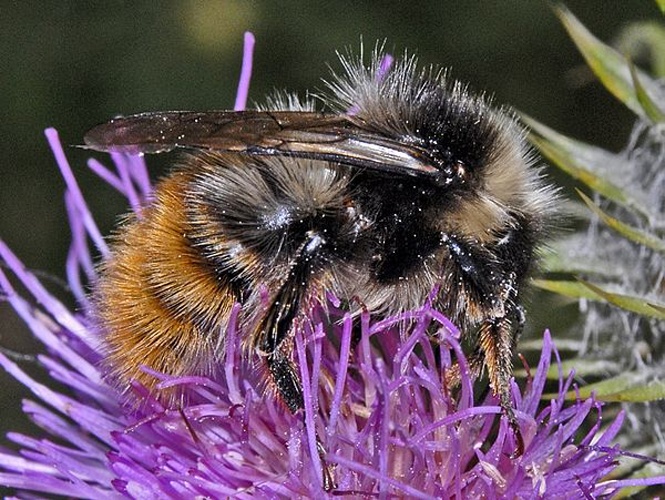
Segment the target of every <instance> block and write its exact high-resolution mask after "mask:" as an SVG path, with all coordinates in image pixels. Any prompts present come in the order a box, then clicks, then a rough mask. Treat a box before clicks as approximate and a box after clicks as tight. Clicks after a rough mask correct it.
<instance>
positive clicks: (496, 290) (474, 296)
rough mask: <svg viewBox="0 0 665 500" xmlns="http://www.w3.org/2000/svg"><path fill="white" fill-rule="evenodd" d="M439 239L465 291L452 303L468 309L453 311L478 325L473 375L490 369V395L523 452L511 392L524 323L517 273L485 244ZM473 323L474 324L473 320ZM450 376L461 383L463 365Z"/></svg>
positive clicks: (471, 362)
mask: <svg viewBox="0 0 665 500" xmlns="http://www.w3.org/2000/svg"><path fill="white" fill-rule="evenodd" d="M441 241H442V243H443V244H444V245H445V246H446V247H447V248H448V251H449V253H450V258H451V260H452V261H453V262H454V271H452V272H451V273H450V275H451V276H452V278H451V279H452V281H453V282H455V283H458V282H459V283H462V284H463V287H464V295H463V297H458V296H454V297H453V299H451V302H452V303H453V304H460V303H465V304H466V305H465V307H464V310H461V311H460V310H457V309H453V308H452V307H451V309H453V310H455V312H456V313H457V315H459V316H461V317H462V319H467V318H465V317H464V316H465V315H471V314H473V316H475V318H476V319H475V321H479V323H480V324H479V330H478V334H477V335H478V342H477V345H476V349H475V351H474V352H473V353H472V354H471V355H470V356H469V358H468V364H469V371H470V374H471V375H472V376H473V377H477V376H479V375H480V373H481V372H482V370H483V368H484V367H485V366H486V367H487V371H488V376H489V381H490V387H491V389H492V392H493V393H494V394H495V395H497V396H498V397H499V403H500V405H501V409H502V412H503V414H504V415H505V416H506V418H507V419H508V422H509V424H510V426H511V428H512V429H513V431H514V432H515V436H516V439H517V441H518V443H517V450H516V454H522V453H523V451H524V440H523V436H522V434H521V432H520V428H519V425H518V422H517V417H516V416H515V411H514V409H513V404H512V397H511V394H510V380H511V377H512V374H513V365H512V356H513V352H514V348H515V344H516V337H517V335H519V332H520V331H521V329H522V325H523V323H524V314H523V311H522V309H521V307H519V306H517V305H516V300H517V295H518V289H517V287H518V279H517V275H516V273H514V272H510V271H507V270H506V269H505V267H506V266H505V265H504V264H505V262H501V259H497V256H496V254H494V253H493V252H491V251H490V250H488V249H486V248H484V247H482V246H478V245H474V244H472V243H470V242H467V241H465V240H463V239H461V238H458V237H456V236H454V235H450V234H442V238H441ZM455 307H456V308H458V307H459V306H458V305H456V306H455ZM513 319H516V320H517V323H518V324H517V325H516V326H515V325H513V324H512V321H513ZM469 323H470V324H471V325H472V324H473V323H474V321H469ZM446 378H447V381H448V383H449V384H451V385H453V384H456V383H459V379H460V368H459V365H454V366H453V367H452V368H451V370H450V374H447V376H446Z"/></svg>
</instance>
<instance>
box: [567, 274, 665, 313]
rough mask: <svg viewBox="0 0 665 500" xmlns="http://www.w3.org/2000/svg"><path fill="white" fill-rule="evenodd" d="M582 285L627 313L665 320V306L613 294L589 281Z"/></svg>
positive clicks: (629, 296)
mask: <svg viewBox="0 0 665 500" xmlns="http://www.w3.org/2000/svg"><path fill="white" fill-rule="evenodd" d="M579 281H580V283H581V284H582V285H584V286H585V287H587V288H588V289H589V290H591V291H592V292H595V293H596V294H597V295H598V296H599V297H601V298H603V299H605V300H606V301H607V302H609V303H610V304H614V305H615V306H619V307H620V308H622V309H625V310H626V311H631V312H635V313H638V314H641V315H642V316H649V317H651V318H656V319H665V312H663V311H664V310H665V309H664V308H665V305H663V304H657V303H655V302H651V301H649V300H647V299H645V298H644V297H636V296H632V295H624V294H620V293H613V292H609V291H607V290H604V289H603V288H601V287H599V286H597V285H594V284H593V283H589V282H588V281H584V280H579Z"/></svg>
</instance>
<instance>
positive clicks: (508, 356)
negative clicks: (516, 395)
mask: <svg viewBox="0 0 665 500" xmlns="http://www.w3.org/2000/svg"><path fill="white" fill-rule="evenodd" d="M514 343H515V337H514V334H513V331H512V328H511V323H510V320H509V319H508V318H507V317H505V316H504V317H501V318H491V319H488V320H486V321H485V322H483V324H482V325H481V326H480V331H479V344H480V348H481V349H482V351H483V352H484V354H485V364H486V365H487V371H488V375H489V380H490V387H491V388H492V392H493V393H494V394H496V395H497V396H498V397H499V404H500V405H501V410H502V412H503V414H504V415H505V416H506V418H507V419H508V423H509V424H510V427H511V428H512V429H513V432H514V434H515V438H516V439H517V448H516V450H515V452H514V455H515V456H518V455H522V454H523V453H524V437H523V436H522V432H521V430H520V426H519V423H518V421H517V417H516V416H515V410H514V409H513V400H512V397H511V394H510V379H511V377H512V375H513V362H512V353H513V345H514Z"/></svg>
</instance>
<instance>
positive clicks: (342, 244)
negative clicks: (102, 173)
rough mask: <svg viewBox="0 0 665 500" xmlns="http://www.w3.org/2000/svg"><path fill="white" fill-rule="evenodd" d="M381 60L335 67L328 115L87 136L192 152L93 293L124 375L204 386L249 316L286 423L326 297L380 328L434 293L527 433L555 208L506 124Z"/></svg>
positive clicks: (410, 65)
mask: <svg viewBox="0 0 665 500" xmlns="http://www.w3.org/2000/svg"><path fill="white" fill-rule="evenodd" d="M380 58H381V56H380V54H375V55H374V58H373V62H372V63H371V64H370V65H369V66H368V67H366V66H364V65H363V63H362V62H361V61H359V60H353V59H346V58H343V59H342V65H343V68H344V71H343V72H342V73H341V74H339V75H334V76H333V78H332V80H331V81H330V83H328V84H327V85H328V92H327V93H326V94H325V95H323V96H319V99H320V100H321V101H322V102H323V105H324V106H325V108H326V111H323V112H321V111H314V110H313V109H311V108H308V107H307V106H306V105H303V104H298V103H297V101H296V100H295V99H292V98H289V99H282V102H281V104H280V103H276V105H275V106H274V107H273V109H271V110H266V109H263V110H257V111H238V112H234V111H207V112H151V113H143V114H137V115H132V116H127V117H121V118H116V119H113V120H111V121H109V122H108V123H105V124H102V125H99V126H97V127H95V128H93V129H92V130H91V131H90V132H89V133H88V134H87V135H86V137H85V142H86V144H87V146H88V147H89V148H92V149H95V150H99V151H124V152H131V153H159V152H164V151H170V150H174V149H179V150H183V152H184V154H183V155H182V157H181V159H180V161H179V163H178V164H177V165H176V166H175V168H173V170H172V171H171V173H170V174H168V175H167V176H166V177H165V178H164V179H163V180H162V181H161V182H160V183H159V184H158V185H157V187H156V189H155V193H154V200H153V201H152V202H151V204H150V205H149V206H147V207H145V209H144V210H143V211H142V212H141V213H140V215H132V216H129V217H128V220H127V221H126V222H125V223H124V224H123V225H122V226H121V228H120V229H119V232H118V234H117V236H116V237H115V240H114V243H113V248H112V256H111V258H110V259H108V260H107V261H106V262H104V263H103V265H102V268H101V274H100V278H99V282H98V283H97V284H96V286H95V289H94V291H93V299H94V300H93V302H94V304H95V306H96V311H97V314H98V317H99V320H100V324H101V326H102V329H103V331H104V335H105V344H106V346H107V351H108V363H109V366H110V367H111V371H112V374H113V376H114V377H115V379H117V380H118V381H119V382H120V383H122V384H125V385H127V386H128V382H129V381H130V380H134V379H136V380H138V381H140V382H141V383H143V384H144V385H146V386H147V387H148V388H154V385H155V383H156V381H155V380H154V379H153V378H152V377H151V376H150V375H148V374H146V373H144V371H142V370H141V366H143V365H147V366H148V367H150V368H152V369H153V370H156V371H159V372H164V373H167V374H170V375H174V376H179V375H185V374H202V375H205V374H210V373H212V372H213V371H214V369H215V366H216V365H218V363H219V360H220V357H221V356H222V355H223V352H224V346H225V329H226V326H227V321H228V319H229V316H230V314H231V309H232V307H233V305H234V304H235V303H241V304H242V306H243V307H242V318H243V319H242V326H241V331H242V332H243V333H242V335H243V336H244V348H245V352H246V353H247V354H248V355H250V356H258V357H259V358H260V359H261V360H262V362H263V364H264V366H265V375H266V378H267V380H268V382H269V385H270V386H272V387H273V388H274V389H275V391H276V393H277V394H278V396H279V397H280V398H281V399H282V400H283V402H284V403H285V404H286V406H287V407H288V408H289V410H290V411H292V412H294V413H295V412H298V411H299V410H300V409H302V408H303V395H302V388H301V382H300V380H299V377H298V374H297V373H298V372H297V370H296V367H295V365H294V362H293V360H292V356H291V354H292V347H293V342H292V339H293V333H294V329H295V328H297V327H298V325H299V324H301V322H302V321H304V320H306V318H307V316H308V313H309V311H311V310H312V308H313V307H316V306H317V305H320V304H324V303H325V301H326V293H327V292H332V293H334V294H335V295H336V296H337V297H339V298H341V299H346V300H347V301H348V302H349V303H353V302H354V299H356V300H357V303H360V304H362V305H363V307H364V308H366V309H367V310H368V311H369V312H371V313H372V314H374V315H379V316H387V315H393V314H397V313H399V312H401V311H404V310H407V309H411V308H415V307H418V306H419V305H421V304H423V303H424V302H425V301H426V300H427V298H428V297H429V295H430V293H431V291H432V290H433V289H435V287H436V289H437V290H438V292H437V294H436V296H435V297H434V306H435V307H437V308H438V309H440V310H441V311H443V312H444V313H445V314H446V315H447V316H448V317H449V318H450V319H451V320H452V321H453V322H454V323H456V324H457V325H458V326H459V327H460V328H461V330H462V332H463V335H464V337H465V339H466V340H467V341H468V343H470V344H471V345H472V346H473V349H472V352H470V353H469V364H470V369H471V371H472V373H473V375H475V376H479V375H480V374H481V372H482V371H483V370H484V369H486V370H487V373H488V375H489V382H490V386H491V389H492V391H493V392H494V393H495V394H496V395H498V397H499V400H500V404H501V407H502V409H503V412H504V414H505V415H506V416H507V417H508V419H509V420H510V422H511V424H513V426H514V427H516V426H515V423H516V419H515V415H514V411H513V408H512V403H511V396H510V379H511V376H512V359H511V358H512V355H513V352H514V349H515V344H516V336H517V333H518V332H519V330H520V328H521V325H522V323H523V322H524V316H523V312H522V307H521V306H520V302H521V296H522V290H523V287H524V285H525V281H526V279H527V278H528V276H529V275H530V274H531V273H532V271H533V269H534V267H535V265H536V262H537V250H538V247H539V244H540V243H541V242H542V240H543V238H544V236H545V234H546V232H547V227H548V220H549V218H550V215H551V213H552V208H553V205H554V203H555V200H556V193H555V191H554V190H553V189H552V188H551V187H549V186H548V185H547V184H546V182H545V181H544V179H543V176H542V173H541V169H540V168H539V167H538V166H537V165H536V164H535V159H534V156H533V155H532V153H531V151H530V149H529V148H528V147H527V145H526V143H525V132H524V130H523V128H522V127H521V126H520V125H519V124H518V123H517V121H516V119H515V118H514V116H513V115H512V113H511V112H510V111H508V110H506V109H500V108H495V107H493V106H492V104H491V102H490V101H489V100H488V99H487V98H486V97H484V96H482V95H480V96H479V95H473V94H472V93H470V92H469V91H468V89H467V88H466V87H465V86H464V85H462V84H460V83H459V82H455V81H450V80H449V79H448V78H447V77H446V75H445V72H443V71H440V70H437V69H435V68H430V69H425V70H421V69H418V66H417V61H416V59H415V58H413V57H408V56H405V57H404V58H403V59H401V60H398V61H397V62H396V63H395V65H394V66H393V68H392V69H391V70H390V71H389V72H388V73H387V74H385V75H384V76H383V77H382V78H377V77H376V76H375V75H376V71H377V68H378V64H379V60H380ZM446 376H447V377H448V381H449V382H450V383H451V384H454V383H455V381H456V380H457V379H458V377H459V373H458V371H456V370H455V369H452V370H450V372H449V373H447V374H446ZM169 397H173V398H175V397H177V396H174V395H173V394H171V395H170V396H169ZM171 402H173V401H171Z"/></svg>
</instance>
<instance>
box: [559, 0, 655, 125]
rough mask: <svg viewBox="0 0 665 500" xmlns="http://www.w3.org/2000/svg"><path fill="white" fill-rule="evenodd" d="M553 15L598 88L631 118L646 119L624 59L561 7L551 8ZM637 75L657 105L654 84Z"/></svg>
mask: <svg viewBox="0 0 665 500" xmlns="http://www.w3.org/2000/svg"><path fill="white" fill-rule="evenodd" d="M555 12H556V14H557V16H558V17H559V19H561V22H562V23H563V25H564V27H565V28H566V30H567V31H568V34H569V35H570V37H571V38H572V39H573V42H575V45H577V48H578V50H579V51H580V52H581V53H582V56H583V57H584V59H586V61H587V64H588V65H589V67H590V68H591V70H592V71H593V72H594V73H595V74H596V76H597V77H598V79H599V80H600V81H601V82H602V84H603V85H604V86H605V87H606V88H607V89H608V90H609V91H610V92H611V93H612V94H613V95H614V96H615V97H616V98H618V99H619V100H620V101H621V102H623V103H624V104H625V105H626V106H627V107H628V108H629V109H630V110H632V111H633V112H634V113H635V114H637V115H639V116H642V117H646V113H645V111H644V109H643V108H642V105H641V104H640V101H639V99H638V97H637V93H636V91H635V87H634V86H633V79H632V77H631V75H630V69H629V65H628V62H627V61H626V59H625V58H624V57H623V56H622V55H621V54H619V53H618V52H617V51H615V50H614V49H613V48H611V47H610V46H608V45H605V44H604V43H603V42H601V41H600V40H598V39H597V38H596V37H595V36H594V35H593V34H592V33H591V32H590V31H589V30H587V29H586V28H585V27H584V25H583V24H582V23H581V22H580V21H579V20H578V19H577V18H576V17H575V16H574V15H573V14H572V13H571V12H570V11H569V10H568V9H566V8H565V7H564V6H562V5H558V6H555ZM637 73H638V76H639V80H640V81H641V82H642V84H643V86H644V88H645V91H646V92H647V93H648V94H650V95H651V100H654V101H658V97H657V96H662V91H661V90H660V89H659V87H658V84H657V83H656V82H655V81H653V80H652V79H651V78H650V77H649V76H648V75H647V74H646V73H644V72H642V71H638V72H637Z"/></svg>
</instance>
